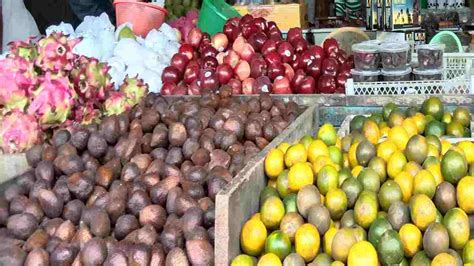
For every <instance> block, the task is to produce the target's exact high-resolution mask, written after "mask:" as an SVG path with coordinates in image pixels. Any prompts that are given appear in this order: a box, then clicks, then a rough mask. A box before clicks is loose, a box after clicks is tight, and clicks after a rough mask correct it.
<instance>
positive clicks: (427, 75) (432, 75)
mask: <svg viewBox="0 0 474 266" xmlns="http://www.w3.org/2000/svg"><path fill="white" fill-rule="evenodd" d="M413 76H414V79H415V80H442V79H443V69H442V68H438V69H421V68H414V69H413Z"/></svg>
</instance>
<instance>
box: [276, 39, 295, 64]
mask: <svg viewBox="0 0 474 266" xmlns="http://www.w3.org/2000/svg"><path fill="white" fill-rule="evenodd" d="M277 52H278V54H279V55H280V57H281V61H282V62H283V63H288V62H291V60H293V55H294V53H295V51H294V49H293V46H292V45H291V44H290V43H289V42H281V43H280V44H279V45H278V48H277Z"/></svg>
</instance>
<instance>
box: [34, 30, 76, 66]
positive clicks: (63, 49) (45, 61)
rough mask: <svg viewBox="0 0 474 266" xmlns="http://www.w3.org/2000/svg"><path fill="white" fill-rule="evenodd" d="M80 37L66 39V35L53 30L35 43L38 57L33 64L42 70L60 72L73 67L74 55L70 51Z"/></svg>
mask: <svg viewBox="0 0 474 266" xmlns="http://www.w3.org/2000/svg"><path fill="white" fill-rule="evenodd" d="M80 41H81V39H71V40H68V38H67V36H66V35H63V34H62V33H60V32H53V33H52V34H51V35H50V36H48V37H46V38H43V39H41V40H40V41H39V42H38V43H37V48H38V57H37V58H36V61H35V64H36V65H37V66H38V67H40V68H41V69H42V70H43V71H51V72H62V71H70V70H71V69H72V68H73V62H74V58H75V55H74V53H73V52H72V49H73V48H74V46H76V45H77V44H78V43H79V42H80Z"/></svg>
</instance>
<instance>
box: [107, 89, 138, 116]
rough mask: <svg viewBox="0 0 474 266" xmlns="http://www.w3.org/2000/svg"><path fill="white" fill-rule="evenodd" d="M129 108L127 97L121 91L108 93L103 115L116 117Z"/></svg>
mask: <svg viewBox="0 0 474 266" xmlns="http://www.w3.org/2000/svg"><path fill="white" fill-rule="evenodd" d="M131 108H132V106H131V105H130V103H129V101H128V98H127V95H126V94H125V93H123V92H121V91H114V92H112V93H110V95H109V97H108V98H107V100H106V101H105V104H104V109H105V115H118V114H121V113H123V112H125V111H127V110H130V109H131Z"/></svg>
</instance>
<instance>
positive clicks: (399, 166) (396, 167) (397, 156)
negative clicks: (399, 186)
mask: <svg viewBox="0 0 474 266" xmlns="http://www.w3.org/2000/svg"><path fill="white" fill-rule="evenodd" d="M405 164H407V158H406V157H405V155H404V154H403V153H402V152H400V151H397V152H394V153H393V154H392V156H390V159H388V162H387V174H388V176H389V177H390V178H395V177H396V176H397V175H398V174H399V173H400V172H401V171H402V170H403V167H405Z"/></svg>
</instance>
